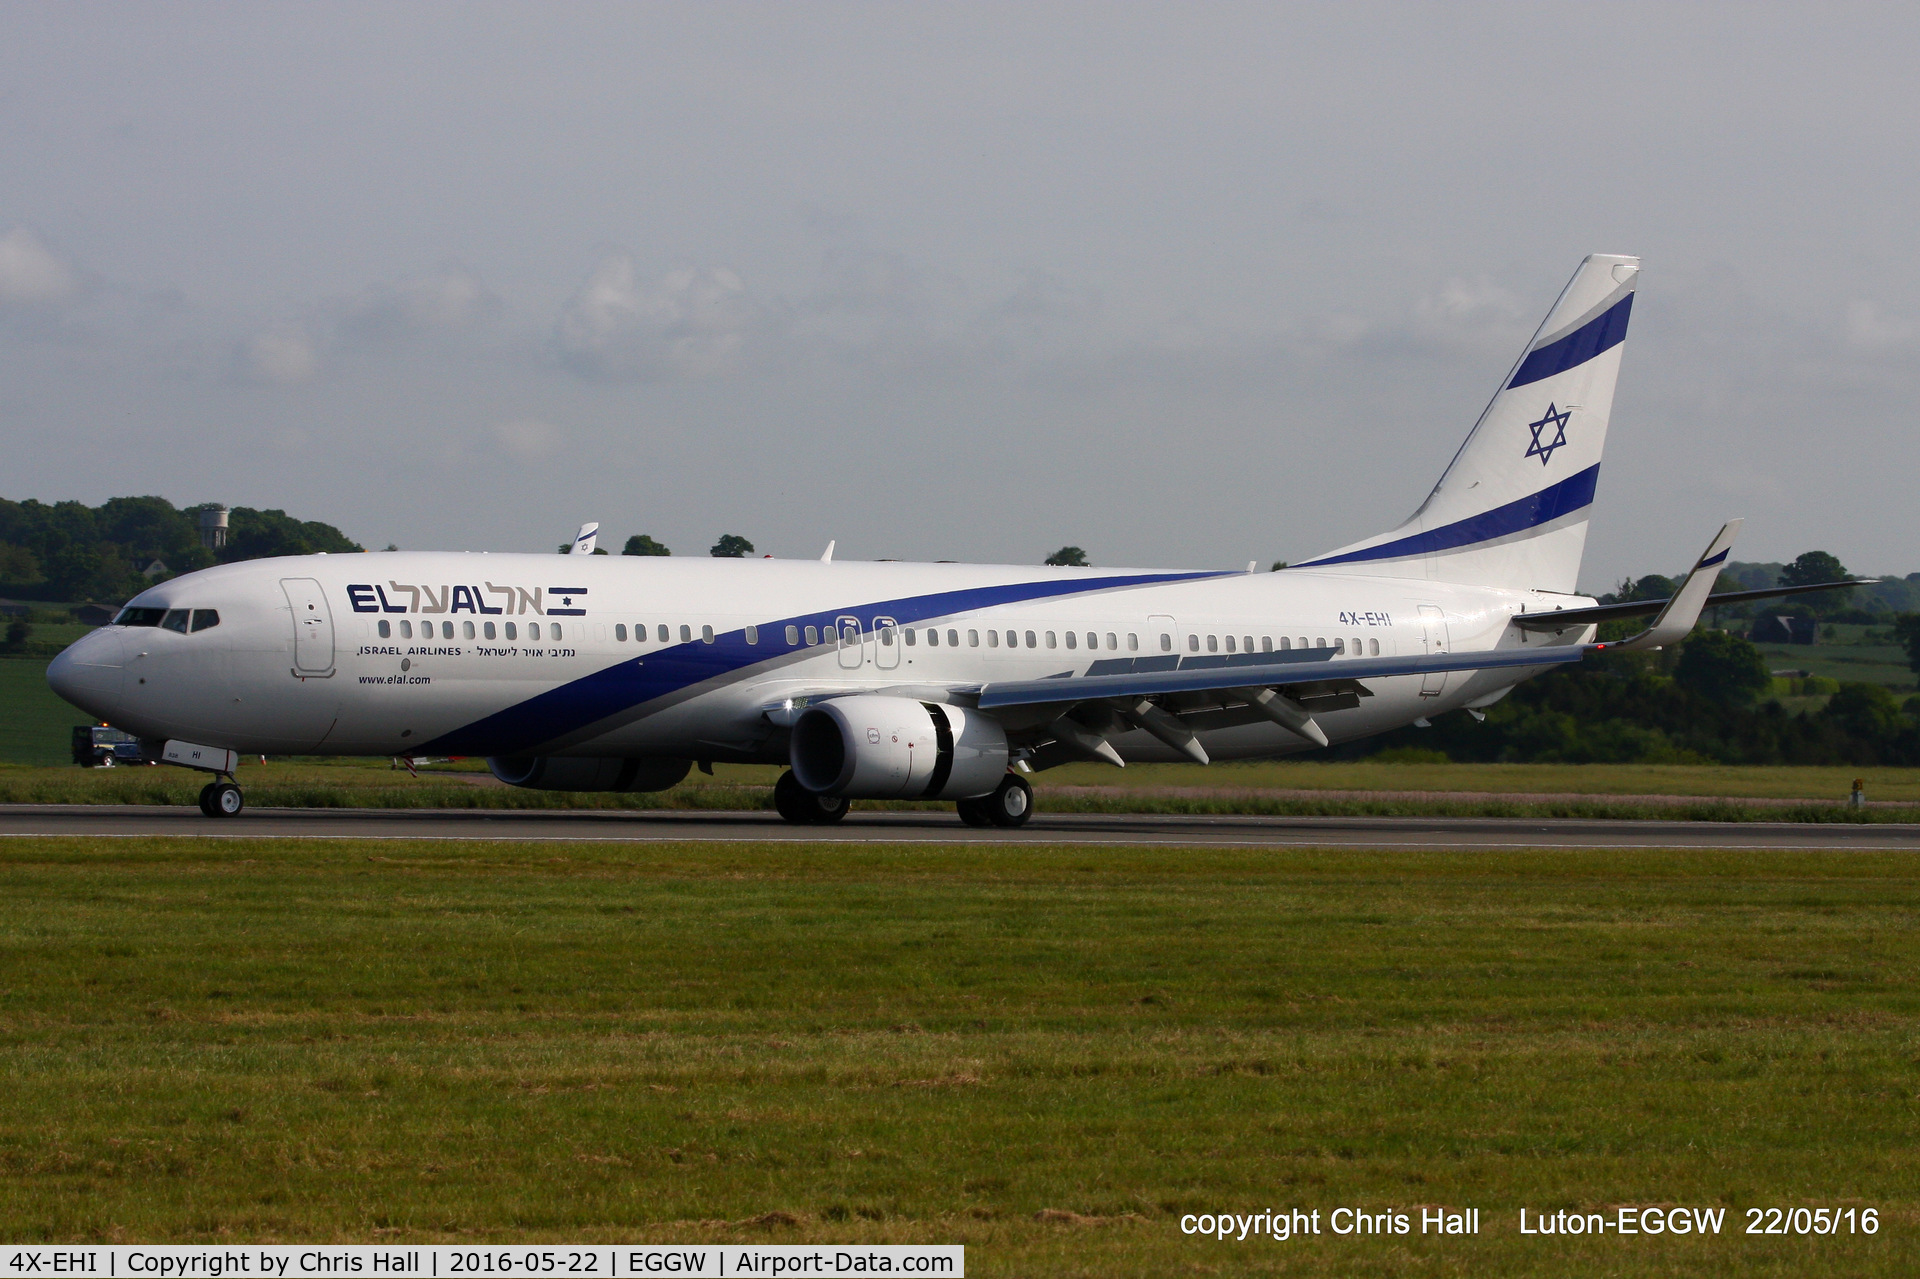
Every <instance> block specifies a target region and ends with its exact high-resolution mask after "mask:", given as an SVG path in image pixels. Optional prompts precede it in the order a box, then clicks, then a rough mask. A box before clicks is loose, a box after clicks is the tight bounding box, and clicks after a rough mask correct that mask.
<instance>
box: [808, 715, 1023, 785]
mask: <svg viewBox="0 0 1920 1279" xmlns="http://www.w3.org/2000/svg"><path fill="white" fill-rule="evenodd" d="M791 751H792V760H793V777H794V780H795V781H797V782H799V783H800V785H801V786H803V787H804V788H806V789H807V790H810V791H813V792H814V793H815V794H819V795H844V796H846V797H847V798H849V799H972V798H974V797H975V796H979V795H990V794H992V793H993V790H994V788H995V787H997V786H998V785H999V784H1000V779H1001V778H1002V777H1003V776H1005V775H1006V771H1007V735H1006V732H1005V731H1004V730H1003V729H1002V728H1001V727H1000V725H999V724H998V723H997V722H995V721H994V720H992V719H990V718H988V717H987V716H985V715H982V714H980V713H979V712H978V711H967V710H962V709H961V708H960V707H958V706H942V705H940V704H939V703H937V702H916V701H914V700H913V699H912V698H908V697H883V696H880V695H878V694H873V693H868V694H862V695H860V696H857V697H836V698H834V699H833V700H832V701H828V702H822V703H820V705H818V706H810V707H808V708H807V709H806V710H804V711H802V712H801V713H800V718H798V719H797V720H795V721H794V724H793V740H792V748H791Z"/></svg>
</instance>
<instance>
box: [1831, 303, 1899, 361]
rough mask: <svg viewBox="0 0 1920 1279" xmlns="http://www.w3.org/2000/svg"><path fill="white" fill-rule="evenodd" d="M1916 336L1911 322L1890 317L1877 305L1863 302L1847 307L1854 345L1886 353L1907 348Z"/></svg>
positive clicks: (1849, 331) (1849, 335) (1849, 304)
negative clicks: (1894, 349)
mask: <svg viewBox="0 0 1920 1279" xmlns="http://www.w3.org/2000/svg"><path fill="white" fill-rule="evenodd" d="M1914 335H1915V329H1914V326H1913V324H1912V322H1911V321H1908V320H1903V319H1901V318H1900V317H1899V316H1895V315H1888V314H1887V313H1886V312H1885V311H1884V310H1882V309H1881V307H1880V304H1879V303H1878V302H1869V301H1867V300H1865V299H1860V300H1856V301H1853V302H1849V303H1848V304H1847V341H1849V342H1851V343H1852V344H1853V345H1855V346H1858V347H1864V348H1866V349H1867V350H1870V351H1884V350H1886V349H1887V348H1889V347H1896V346H1906V345H1907V344H1909V343H1910V342H1912V341H1913V339H1914Z"/></svg>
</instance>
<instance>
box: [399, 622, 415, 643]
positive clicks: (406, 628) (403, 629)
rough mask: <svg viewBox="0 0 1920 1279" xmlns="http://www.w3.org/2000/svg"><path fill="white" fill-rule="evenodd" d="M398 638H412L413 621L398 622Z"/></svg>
mask: <svg viewBox="0 0 1920 1279" xmlns="http://www.w3.org/2000/svg"><path fill="white" fill-rule="evenodd" d="M400 638H401V639H412V638H413V623H412V622H402V623H400Z"/></svg>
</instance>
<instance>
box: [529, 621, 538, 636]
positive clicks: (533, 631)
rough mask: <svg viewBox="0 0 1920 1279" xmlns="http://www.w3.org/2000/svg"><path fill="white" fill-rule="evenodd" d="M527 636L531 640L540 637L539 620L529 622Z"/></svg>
mask: <svg viewBox="0 0 1920 1279" xmlns="http://www.w3.org/2000/svg"><path fill="white" fill-rule="evenodd" d="M527 638H528V639H530V640H537V639H539V638H540V623H538V622H528V623H527Z"/></svg>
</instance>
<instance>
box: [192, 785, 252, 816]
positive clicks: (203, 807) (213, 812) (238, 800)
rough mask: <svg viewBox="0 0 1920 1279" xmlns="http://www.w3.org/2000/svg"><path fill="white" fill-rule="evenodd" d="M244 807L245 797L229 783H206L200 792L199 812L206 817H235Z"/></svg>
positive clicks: (238, 788)
mask: <svg viewBox="0 0 1920 1279" xmlns="http://www.w3.org/2000/svg"><path fill="white" fill-rule="evenodd" d="M246 806H247V800H246V796H244V795H242V794H241V793H240V787H239V786H238V785H237V784H235V783H233V782H230V781H229V782H208V783H207V784H206V786H205V787H203V788H202V789H201V791H200V811H201V812H203V813H205V814H206V815H207V816H208V817H236V816H238V815H239V813H240V810H241V809H243V808H245V807H246Z"/></svg>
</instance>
